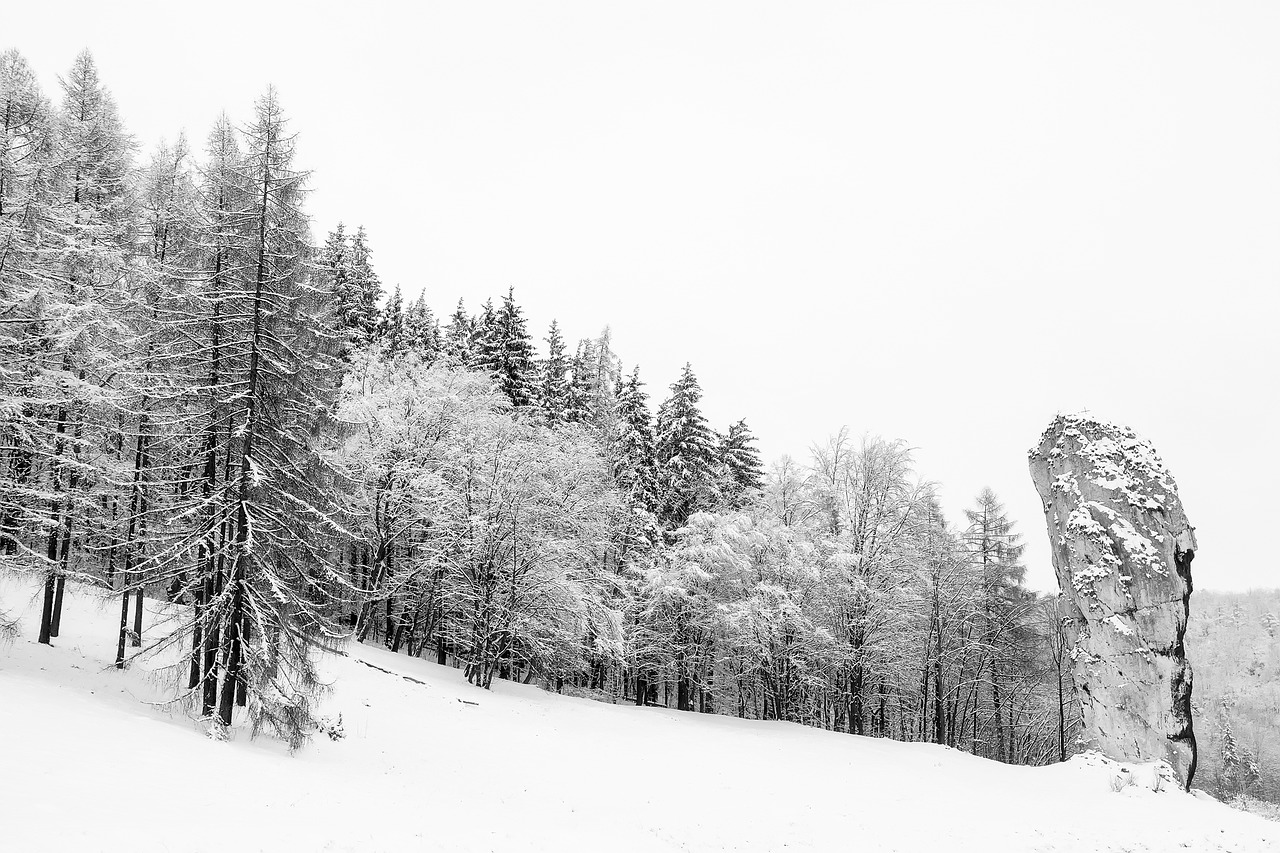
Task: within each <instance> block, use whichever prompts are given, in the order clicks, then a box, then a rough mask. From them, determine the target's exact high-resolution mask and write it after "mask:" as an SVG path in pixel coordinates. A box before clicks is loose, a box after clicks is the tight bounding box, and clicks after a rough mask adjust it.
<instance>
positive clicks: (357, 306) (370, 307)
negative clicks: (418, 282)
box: [345, 225, 403, 344]
mask: <svg viewBox="0 0 1280 853" xmlns="http://www.w3.org/2000/svg"><path fill="white" fill-rule="evenodd" d="M372 255H373V253H372V252H371V251H370V249H369V235H368V234H367V233H366V232H365V230H364V226H363V225H361V226H360V227H359V228H357V229H356V233H355V234H353V235H352V237H351V252H350V269H351V273H350V275H351V285H350V286H351V296H350V300H351V302H350V305H349V307H348V309H347V310H348V313H347V316H346V318H345V322H346V325H347V326H348V328H350V329H351V330H352V332H353V333H354V334H355V335H356V336H357V338H358V340H359V343H360V344H367V343H368V342H369V341H371V340H373V338H374V336H375V335H376V334H377V333H378V320H379V319H380V318H379V316H378V301H379V300H380V299H381V298H382V282H381V280H380V279H379V278H378V274H377V272H375V271H374V269H373V257H372ZM399 292H400V286H399V285H396V293H397V294H399ZM402 325H403V322H402Z"/></svg>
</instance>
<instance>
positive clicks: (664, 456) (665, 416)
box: [654, 364, 716, 532]
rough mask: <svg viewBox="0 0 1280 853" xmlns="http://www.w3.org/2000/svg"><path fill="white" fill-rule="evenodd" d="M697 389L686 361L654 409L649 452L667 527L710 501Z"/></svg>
mask: <svg viewBox="0 0 1280 853" xmlns="http://www.w3.org/2000/svg"><path fill="white" fill-rule="evenodd" d="M701 400H702V388H701V387H700V386H699V385H698V379H697V377H696V376H694V375H693V369H692V367H690V365H688V364H686V365H685V366H684V368H683V370H681V372H680V378H679V379H678V380H676V381H675V382H674V383H673V384H672V385H671V396H670V397H668V398H667V399H666V400H664V401H663V403H662V405H661V406H660V407H659V408H658V417H657V430H656V435H655V437H654V457H655V462H656V464H657V469H658V474H657V483H658V503H659V518H660V520H661V521H662V523H663V525H664V526H665V527H666V529H667V530H668V532H671V531H674V530H676V529H677V528H679V527H681V526H683V525H684V523H685V522H686V521H687V520H688V519H689V516H691V515H692V514H693V513H695V512H698V511H700V510H706V509H710V508H712V507H713V506H714V504H715V495H716V489H715V467H714V466H715V450H716V445H715V438H714V436H713V434H712V432H711V429H710V427H708V426H707V420H706V418H705V417H703V414H702V409H701V408H700V407H699V403H700V402H701Z"/></svg>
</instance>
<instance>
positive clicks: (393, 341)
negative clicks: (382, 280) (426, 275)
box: [375, 284, 405, 358]
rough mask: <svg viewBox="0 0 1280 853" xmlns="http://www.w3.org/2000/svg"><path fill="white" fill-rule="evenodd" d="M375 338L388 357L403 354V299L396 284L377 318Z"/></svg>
mask: <svg viewBox="0 0 1280 853" xmlns="http://www.w3.org/2000/svg"><path fill="white" fill-rule="evenodd" d="M375 336H376V338H377V340H378V342H379V343H380V344H381V345H382V348H383V351H384V352H386V354H387V356H388V357H390V358H395V357H396V356H398V355H400V354H401V353H402V352H404V348H405V329H404V297H403V296H401V295H400V285H398V284H397V285H396V286H395V288H394V289H393V290H392V291H391V298H390V299H388V300H387V304H386V305H385V306H383V308H382V311H381V313H380V315H379V316H378V322H377V326H376V335H375Z"/></svg>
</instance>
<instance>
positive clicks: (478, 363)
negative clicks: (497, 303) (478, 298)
mask: <svg viewBox="0 0 1280 853" xmlns="http://www.w3.org/2000/svg"><path fill="white" fill-rule="evenodd" d="M499 340H500V332H499V330H498V312H497V311H495V310H494V308H493V300H492V299H486V300H485V301H484V305H482V306H480V313H479V314H478V315H477V316H476V317H475V318H474V319H473V320H472V321H471V338H470V341H469V343H470V354H471V358H470V360H469V361H468V362H467V366H468V367H471V368H472V369H474V370H479V371H481V372H484V373H488V374H491V375H496V374H497V372H498V366H499V361H498V360H499V357H500V356H499V349H500V344H499Z"/></svg>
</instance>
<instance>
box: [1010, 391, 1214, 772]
mask: <svg viewBox="0 0 1280 853" xmlns="http://www.w3.org/2000/svg"><path fill="white" fill-rule="evenodd" d="M1030 461H1031V477H1032V479H1033V480H1034V481H1035V484H1036V490H1037V491H1038V492H1039V493H1040V499H1041V501H1042V503H1043V505H1044V513H1045V521H1046V523H1047V525H1048V532H1049V542H1050V545H1051V547H1052V551H1053V564H1054V569H1055V570H1056V572H1057V576H1058V584H1059V587H1060V588H1061V590H1062V618H1063V624H1064V628H1065V629H1066V634H1067V640H1068V643H1069V644H1070V653H1071V659H1072V662H1073V673H1074V678H1075V683H1076V686H1077V688H1078V695H1079V697H1080V702H1081V711H1082V712H1083V718H1084V730H1083V733H1082V737H1083V739H1084V741H1085V744H1086V746H1088V747H1090V748H1093V749H1097V750H1099V751H1100V752H1102V753H1103V754H1105V755H1107V756H1109V757H1110V758H1114V759H1116V760H1119V761H1131V762H1142V761H1154V760H1163V761H1167V762H1168V763H1169V765H1170V766H1171V767H1172V768H1173V770H1174V772H1175V773H1176V774H1177V776H1178V778H1179V780H1180V781H1181V782H1182V784H1183V785H1184V786H1188V787H1189V786H1190V784H1191V779H1192V777H1193V776H1194V774H1195V766H1196V742H1195V735H1194V733H1193V731H1192V726H1191V666H1190V664H1188V663H1187V660H1186V656H1185V652H1184V645H1183V637H1184V635H1185V633H1186V627H1187V604H1188V600H1189V598H1190V595H1191V560H1192V558H1193V557H1194V556H1195V550H1196V541H1195V529H1194V528H1193V527H1192V526H1191V525H1190V523H1189V522H1188V521H1187V517H1186V515H1185V514H1184V512H1183V510H1182V502H1181V501H1180V500H1179V498H1178V490H1177V486H1176V485H1175V484H1174V481H1173V477H1172V476H1170V474H1169V471H1168V469H1166V468H1165V466H1164V463H1162V462H1161V461H1160V458H1159V456H1158V455H1157V454H1156V452H1155V449H1154V448H1153V447H1152V446H1151V445H1150V444H1149V443H1148V442H1146V441H1144V440H1142V439H1140V438H1139V437H1138V436H1137V435H1135V434H1134V433H1133V431H1132V430H1129V429H1127V428H1125V427H1118V426H1115V425H1113V424H1109V423H1105V422H1103V421H1099V420H1096V419H1094V418H1091V417H1088V416H1085V415H1059V416H1058V417H1057V418H1055V419H1054V421H1053V423H1051V424H1050V425H1049V428H1048V429H1047V430H1046V431H1045V433H1044V435H1043V436H1042V437H1041V439H1040V443H1039V445H1038V446H1037V447H1035V448H1033V449H1032V450H1031V452H1030Z"/></svg>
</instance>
